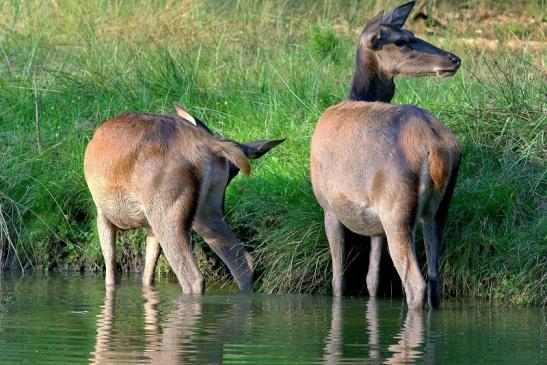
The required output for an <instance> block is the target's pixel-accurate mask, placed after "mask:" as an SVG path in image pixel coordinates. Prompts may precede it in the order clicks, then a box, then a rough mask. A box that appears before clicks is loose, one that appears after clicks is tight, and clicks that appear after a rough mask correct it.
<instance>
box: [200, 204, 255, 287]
mask: <svg viewBox="0 0 547 365" xmlns="http://www.w3.org/2000/svg"><path fill="white" fill-rule="evenodd" d="M193 228H194V230H195V231H196V232H197V233H198V234H199V235H200V236H201V237H203V239H204V240H205V242H207V244H208V245H209V246H210V247H211V249H212V250H213V252H214V253H215V254H216V255H217V256H218V257H220V259H221V260H222V261H224V263H225V264H226V266H228V269H229V270H230V273H231V274H232V277H233V278H234V279H235V281H236V283H237V286H238V287H239V290H240V291H243V292H246V291H249V290H250V289H251V285H252V281H253V266H254V263H253V259H252V257H251V254H250V253H249V252H247V250H246V249H245V246H244V245H243V244H242V243H241V242H240V241H239V239H238V238H237V237H236V235H235V234H234V233H233V232H232V231H231V230H230V228H229V227H228V225H226V223H225V222H224V220H223V219H222V217H221V216H220V215H216V216H213V217H208V218H206V219H199V218H196V221H195V222H194V226H193Z"/></svg>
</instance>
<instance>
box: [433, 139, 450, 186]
mask: <svg viewBox="0 0 547 365" xmlns="http://www.w3.org/2000/svg"><path fill="white" fill-rule="evenodd" d="M428 162H429V176H430V177H431V180H432V181H433V184H434V186H435V190H440V189H441V188H442V187H443V186H444V184H445V182H446V180H447V178H448V175H450V171H451V166H450V156H449V154H448V151H446V149H441V148H439V147H437V146H432V147H430V148H429V157H428Z"/></svg>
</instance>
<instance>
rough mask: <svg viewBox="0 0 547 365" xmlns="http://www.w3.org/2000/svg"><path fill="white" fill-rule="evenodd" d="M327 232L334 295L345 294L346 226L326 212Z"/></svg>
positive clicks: (332, 214)
mask: <svg viewBox="0 0 547 365" xmlns="http://www.w3.org/2000/svg"><path fill="white" fill-rule="evenodd" d="M325 232H326V234H327V239H328V241H329V247H330V254H331V258H332V295H334V296H336V297H339V296H341V295H342V294H343V293H344V244H345V242H344V226H343V225H342V223H341V222H340V221H339V220H338V218H336V215H334V213H332V212H328V211H325Z"/></svg>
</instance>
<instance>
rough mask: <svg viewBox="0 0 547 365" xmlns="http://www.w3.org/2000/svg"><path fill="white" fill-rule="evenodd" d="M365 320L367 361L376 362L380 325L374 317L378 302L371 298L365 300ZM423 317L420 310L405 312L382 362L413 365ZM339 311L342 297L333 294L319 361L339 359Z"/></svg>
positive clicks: (333, 362) (418, 354)
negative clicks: (329, 322) (326, 331)
mask: <svg viewBox="0 0 547 365" xmlns="http://www.w3.org/2000/svg"><path fill="white" fill-rule="evenodd" d="M366 320H367V330H368V349H369V352H368V354H369V360H371V363H373V364H378V363H380V361H381V348H380V326H379V318H378V303H377V301H376V299H375V298H370V299H369V300H368V302H367V308H366ZM423 327H424V326H423V316H422V312H421V311H407V315H406V319H405V322H404V324H403V327H402V328H401V330H400V331H399V333H398V334H397V335H396V336H395V339H396V340H398V341H397V342H396V343H394V344H391V345H389V346H388V347H387V349H388V350H389V351H390V352H391V354H390V355H391V356H390V357H389V358H388V359H386V360H385V361H384V364H414V363H415V360H416V359H419V358H420V357H421V355H422V352H421V351H419V350H418V348H419V347H420V346H421V344H422V342H423ZM343 345H344V339H343V312H342V299H341V298H339V297H334V298H333V300H332V316H331V327H330V331H329V335H328V337H327V340H326V345H325V348H324V355H323V363H324V364H339V363H342V362H343V359H344V358H345V357H344V354H343Z"/></svg>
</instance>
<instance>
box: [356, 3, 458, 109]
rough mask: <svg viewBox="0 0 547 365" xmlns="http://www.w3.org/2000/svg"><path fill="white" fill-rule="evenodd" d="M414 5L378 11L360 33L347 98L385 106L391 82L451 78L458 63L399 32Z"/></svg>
mask: <svg viewBox="0 0 547 365" xmlns="http://www.w3.org/2000/svg"><path fill="white" fill-rule="evenodd" d="M413 7H414V1H411V2H408V3H406V4H403V5H400V6H398V7H397V8H395V9H394V10H393V11H392V12H389V13H385V12H384V11H381V12H380V13H379V14H377V15H376V16H375V17H374V18H372V19H371V20H370V21H369V22H368V23H367V24H366V26H365V28H364V29H363V32H362V33H361V37H360V39H359V46H358V50H357V59H356V68H355V74H354V77H353V81H352V89H351V91H350V98H351V99H355V100H366V101H387V102H389V101H390V100H391V98H392V97H393V94H394V92H395V85H394V84H393V78H394V77H395V76H398V75H404V76H439V77H445V76H452V75H454V74H455V73H456V71H457V70H458V68H459V67H460V64H461V61H460V59H459V58H458V57H457V56H456V55H454V54H452V53H450V52H447V51H445V50H442V49H440V48H437V47H435V46H434V45H432V44H430V43H428V42H426V41H424V40H422V39H420V38H417V37H415V36H414V33H412V32H411V31H410V30H408V29H403V26H404V24H405V21H406V19H407V18H408V16H409V14H410V12H411V10H412V8H413Z"/></svg>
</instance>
